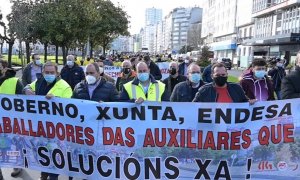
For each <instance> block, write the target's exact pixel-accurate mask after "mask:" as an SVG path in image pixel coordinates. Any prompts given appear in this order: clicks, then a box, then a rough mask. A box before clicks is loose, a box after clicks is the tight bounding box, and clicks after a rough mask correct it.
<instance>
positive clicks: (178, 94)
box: [170, 80, 204, 102]
mask: <svg viewBox="0 0 300 180" xmlns="http://www.w3.org/2000/svg"><path fill="white" fill-rule="evenodd" d="M203 85H204V81H202V80H201V81H200V84H199V86H198V89H196V91H195V93H193V88H192V85H191V82H190V81H189V80H186V81H185V82H181V83H179V84H177V85H176V86H175V88H174V90H173V92H172V95H171V97H170V101H172V102H192V101H193V99H194V97H195V95H196V93H197V91H198V90H199V88H200V87H202V86H203Z"/></svg>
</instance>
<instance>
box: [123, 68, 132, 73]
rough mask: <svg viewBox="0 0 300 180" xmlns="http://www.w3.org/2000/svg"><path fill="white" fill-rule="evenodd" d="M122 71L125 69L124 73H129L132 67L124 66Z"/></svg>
mask: <svg viewBox="0 0 300 180" xmlns="http://www.w3.org/2000/svg"><path fill="white" fill-rule="evenodd" d="M122 71H123V73H124V74H129V73H130V71H131V69H130V68H123V70H122Z"/></svg>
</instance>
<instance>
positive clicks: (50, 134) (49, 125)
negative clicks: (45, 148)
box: [46, 122, 55, 139]
mask: <svg viewBox="0 0 300 180" xmlns="http://www.w3.org/2000/svg"><path fill="white" fill-rule="evenodd" d="M46 128H47V136H48V138H51V139H53V138H55V127H54V124H53V123H52V122H46Z"/></svg>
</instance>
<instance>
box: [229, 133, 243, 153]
mask: <svg viewBox="0 0 300 180" xmlns="http://www.w3.org/2000/svg"><path fill="white" fill-rule="evenodd" d="M240 136H241V131H236V132H231V142H230V149H231V150H240V149H241V146H240Z"/></svg>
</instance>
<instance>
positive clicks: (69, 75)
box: [60, 63, 85, 89]
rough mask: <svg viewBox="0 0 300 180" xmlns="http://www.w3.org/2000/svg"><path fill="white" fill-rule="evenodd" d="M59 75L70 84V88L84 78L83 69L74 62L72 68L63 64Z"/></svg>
mask: <svg viewBox="0 0 300 180" xmlns="http://www.w3.org/2000/svg"><path fill="white" fill-rule="evenodd" d="M60 76H61V78H62V79H63V80H65V81H66V82H67V83H68V84H69V85H70V86H71V88H72V89H74V87H75V86H76V84H78V83H80V82H81V81H82V80H84V78H85V76H84V72H83V69H82V68H81V67H79V66H78V65H77V64H75V63H74V66H73V67H72V68H69V67H68V66H67V65H66V66H64V67H63V69H62V70H61V73H60Z"/></svg>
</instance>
